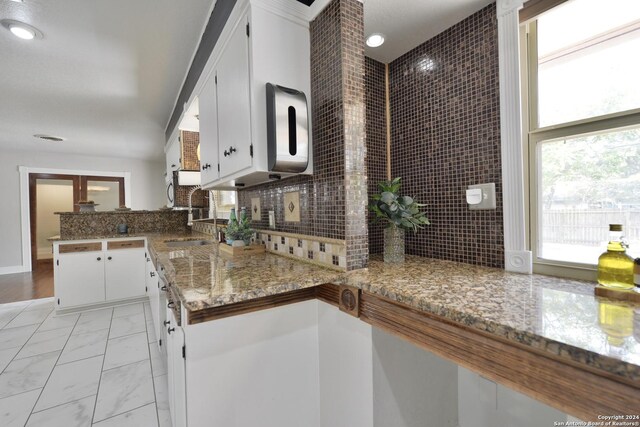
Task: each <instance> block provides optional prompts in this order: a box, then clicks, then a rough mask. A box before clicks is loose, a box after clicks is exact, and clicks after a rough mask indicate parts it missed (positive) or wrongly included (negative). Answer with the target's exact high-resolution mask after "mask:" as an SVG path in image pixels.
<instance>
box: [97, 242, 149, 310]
mask: <svg viewBox="0 0 640 427" xmlns="http://www.w3.org/2000/svg"><path fill="white" fill-rule="evenodd" d="M106 256H107V260H106V263H105V283H106V285H105V287H106V297H107V301H113V300H119V299H125V298H132V297H140V296H144V295H145V283H146V281H145V259H146V258H145V252H144V248H136V249H117V250H111V251H107V252H106Z"/></svg>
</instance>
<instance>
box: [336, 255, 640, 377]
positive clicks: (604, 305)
mask: <svg viewBox="0 0 640 427" xmlns="http://www.w3.org/2000/svg"><path fill="white" fill-rule="evenodd" d="M346 282H347V283H348V284H349V285H351V286H355V287H358V288H361V289H363V290H364V291H367V292H370V293H372V294H376V295H380V296H383V297H386V298H388V299H391V300H394V301H396V302H399V303H402V304H405V305H407V306H410V307H412V308H415V309H417V310H420V311H423V312H426V313H431V314H435V315H438V316H441V317H444V318H446V319H449V320H452V321H454V322H457V323H461V324H463V325H466V326H469V327H471V328H474V329H478V330H481V331H485V332H489V333H490V334H492V335H496V336H498V337H500V338H506V339H507V340H509V341H515V342H517V343H520V344H524V345H526V346H530V347H533V348H535V349H538V350H541V351H543V352H545V353H551V354H552V355H554V356H560V357H562V358H569V359H571V360H572V361H574V362H578V363H580V364H586V365H588V366H591V367H594V368H597V369H602V370H605V371H607V372H610V373H613V374H615V375H619V376H622V377H625V378H627V379H630V380H633V381H640V306H637V305H636V306H634V305H633V304H630V303H623V302H614V301H611V300H608V299H605V298H596V297H595V296H594V294H593V292H594V287H595V283H590V282H582V281H577V280H566V279H560V278H557V277H550V276H542V275H537V274H534V275H523V274H516V273H508V272H506V271H504V270H501V269H495V268H487V267H479V266H473V265H468V264H461V263H455V262H449V261H441V260H434V259H428V258H420V257H414V256H407V258H406V262H405V263H404V264H402V265H399V266H394V265H389V264H385V263H384V262H382V260H381V259H380V258H379V257H376V256H373V257H372V258H371V260H370V262H369V267H368V268H367V269H365V270H358V271H353V272H349V273H347V279H346Z"/></svg>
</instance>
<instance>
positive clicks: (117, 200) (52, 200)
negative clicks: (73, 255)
mask: <svg viewBox="0 0 640 427" xmlns="http://www.w3.org/2000/svg"><path fill="white" fill-rule="evenodd" d="M88 200H91V201H93V202H94V203H95V205H96V211H112V210H114V209H116V208H118V207H120V206H122V205H124V204H125V186H124V178H123V177H117V176H92V175H67V174H49V173H30V174H29V226H30V227H29V228H30V232H31V233H30V234H31V266H32V269H33V270H34V271H40V270H42V269H47V270H49V269H51V271H53V270H52V268H53V264H52V263H53V245H52V243H51V241H50V240H49V239H50V238H52V237H54V236H57V235H59V234H60V218H59V217H58V215H56V214H55V212H78V211H79V206H78V202H80V201H88Z"/></svg>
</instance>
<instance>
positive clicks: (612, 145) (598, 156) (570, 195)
mask: <svg viewBox="0 0 640 427" xmlns="http://www.w3.org/2000/svg"><path fill="white" fill-rule="evenodd" d="M541 155H542V159H543V162H542V167H541V173H542V177H541V178H542V198H543V202H544V204H545V207H546V208H547V209H550V208H552V206H558V205H560V206H562V205H565V206H566V205H573V206H584V207H588V208H592V207H597V206H598V205H599V204H601V203H602V202H603V201H612V202H614V203H621V204H626V205H637V204H638V203H639V201H640V186H639V185H638V182H639V181H640V130H639V129H637V128H636V129H627V130H622V131H613V132H607V133H602V134H595V135H587V136H579V137H575V138H568V139H566V140H561V141H553V142H545V143H543V145H542V150H541Z"/></svg>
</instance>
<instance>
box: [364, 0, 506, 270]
mask: <svg viewBox="0 0 640 427" xmlns="http://www.w3.org/2000/svg"><path fill="white" fill-rule="evenodd" d="M370 68H371V67H368V70H370ZM376 81H377V80H376ZM390 93H391V115H392V118H391V123H392V126H391V132H392V138H391V141H392V146H391V159H392V174H393V176H400V177H402V180H403V184H404V185H403V190H402V191H403V193H406V194H409V195H413V196H415V198H416V199H417V200H418V201H419V202H422V203H427V204H428V206H427V207H426V211H427V216H428V217H429V219H430V220H431V221H432V225H431V226H429V227H427V228H426V229H425V230H422V231H420V232H418V234H417V235H414V234H413V233H407V240H406V249H407V253H409V254H414V255H420V256H425V257H430V258H439V259H447V260H452V261H460V262H465V263H470V264H478V265H486V266H492V267H501V268H502V267H504V245H503V224H502V220H503V218H502V182H501V163H500V115H499V82H498V30H497V19H496V9H495V4H492V5H489V6H487V7H485V8H484V9H482V10H481V11H479V12H477V13H475V14H474V15H471V16H470V17H468V18H467V19H465V20H463V21H461V22H460V23H458V24H456V25H455V26H453V27H451V28H450V29H448V30H446V31H444V32H443V33H440V34H439V35H437V36H436V37H434V38H433V39H431V40H429V41H427V42H426V43H424V44H422V45H420V46H418V47H417V48H415V49H413V50H412V51H410V52H408V53H406V54H405V55H403V56H401V57H400V58H398V59H396V60H395V61H393V62H392V63H391V64H390ZM490 182H494V183H495V184H496V206H497V209H495V210H488V211H470V210H469V209H468V207H467V204H466V203H465V197H464V195H465V189H466V187H467V186H468V185H470V184H482V183H490Z"/></svg>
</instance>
